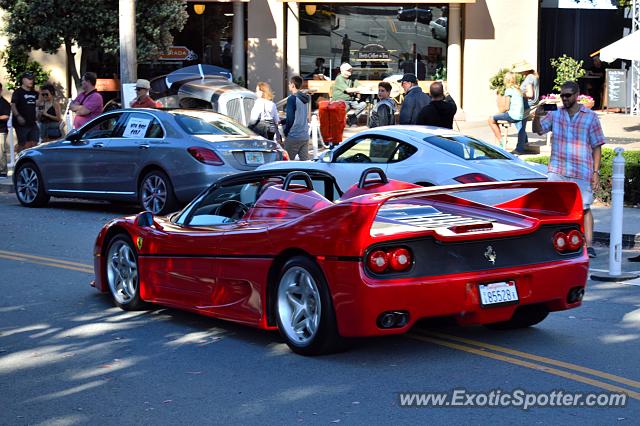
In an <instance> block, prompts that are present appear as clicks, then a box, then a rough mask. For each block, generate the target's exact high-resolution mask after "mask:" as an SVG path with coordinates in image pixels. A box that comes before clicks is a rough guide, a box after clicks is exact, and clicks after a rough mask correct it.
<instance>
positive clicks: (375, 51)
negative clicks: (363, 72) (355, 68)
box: [356, 44, 391, 62]
mask: <svg viewBox="0 0 640 426" xmlns="http://www.w3.org/2000/svg"><path fill="white" fill-rule="evenodd" d="M356 58H357V60H358V61H375V62H383V61H390V60H391V55H390V54H389V51H388V50H387V49H385V48H384V46H382V45H380V44H367V45H365V46H362V48H361V49H360V50H358V53H357V55H356Z"/></svg>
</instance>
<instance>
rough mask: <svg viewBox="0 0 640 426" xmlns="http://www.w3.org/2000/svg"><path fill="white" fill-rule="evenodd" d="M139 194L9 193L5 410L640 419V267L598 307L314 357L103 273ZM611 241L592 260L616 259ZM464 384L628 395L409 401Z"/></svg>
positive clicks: (75, 417)
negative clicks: (103, 277)
mask: <svg viewBox="0 0 640 426" xmlns="http://www.w3.org/2000/svg"><path fill="white" fill-rule="evenodd" d="M136 210H137V209H135V208H130V207H123V206H117V205H111V204H107V203H89V202H81V201H54V202H52V203H51V204H50V207H49V208H45V209H26V208H23V207H20V206H19V205H18V203H17V201H16V200H15V197H14V196H13V195H10V194H0V294H1V295H2V296H1V297H0V424H3V425H4V424H6V425H23V424H24V425H26V424H29V425H36V424H38V425H39V424H43V425H44V424H47V425H74V424H88V423H92V424H100V425H110V424H113V425H116V424H117V425H123V424H136V425H146V424H154V425H157V424H184V425H188V424H195V423H204V424H221V423H225V424H229V423H238V424H261V425H263V424H371V425H373V424H391V423H392V424H420V423H421V424H425V423H430V424H452V423H470V424H475V423H489V422H491V423H497V424H507V423H509V424H513V423H524V424H542V423H554V424H568V423H572V424H575V423H581V424H611V423H616V424H637V421H638V420H637V419H638V417H639V416H640V364H639V363H638V359H639V356H638V354H639V353H640V280H636V281H635V282H629V283H596V282H590V283H589V288H588V292H587V296H586V300H585V303H584V305H583V307H581V308H579V309H575V310H572V311H565V312H558V313H554V314H551V315H550V317H549V318H547V320H545V321H544V322H543V323H541V324H540V325H539V326H537V327H533V328H530V329H527V330H520V331H503V332H497V331H491V330H488V329H485V328H483V327H471V328H460V327H456V326H451V325H446V324H420V325H419V326H417V327H415V328H414V330H412V332H411V333H409V334H408V335H405V336H398V337H390V338H375V339H361V340H358V341H356V342H355V343H354V344H353V346H352V347H351V348H350V350H349V351H347V352H344V353H339V354H335V355H331V356H325V357H317V358H305V357H301V356H298V355H294V354H292V353H291V352H290V351H289V350H288V348H287V347H286V345H284V344H283V343H282V341H281V339H280V338H279V336H278V335H277V333H271V332H264V331H260V330H254V329H251V328H246V327H242V326H239V325H235V324H231V323H227V322H223V321H218V320H215V319H211V318H206V317H200V316H197V315H195V314H190V313H185V312H180V311H176V310H172V309H165V308H162V307H156V308H155V309H152V310H149V311H143V312H133V313H125V312H124V311H121V310H119V309H117V308H115V307H114V306H113V304H112V302H111V300H110V299H109V298H108V297H107V296H103V295H100V294H98V293H97V292H96V291H95V290H94V289H93V288H92V287H90V286H89V282H90V281H91V280H92V278H93V274H92V266H91V265H92V257H91V250H92V246H93V242H94V239H95V236H96V235H97V232H98V230H99V229H100V227H101V226H102V224H103V223H104V222H105V221H107V220H108V219H110V218H112V217H116V216H121V215H124V214H128V213H132V212H135V211H136ZM598 252H599V257H598V258H597V259H596V261H595V262H594V263H593V264H592V267H593V268H596V269H598V268H599V269H606V267H607V260H606V250H605V249H604V248H601V249H599V250H598ZM637 254H638V253H637V252H636V253H632V252H625V253H624V255H625V258H626V257H628V256H632V255H637ZM633 265H634V264H632V263H628V262H626V261H625V262H624V264H623V267H624V268H625V270H633V269H634V268H633V267H631V266H633ZM636 265H637V264H636ZM635 269H640V265H638V267H637V268H635ZM634 284H635V285H634ZM454 389H466V390H467V391H468V392H487V393H488V392H490V391H492V390H493V391H494V395H504V394H510V393H511V392H514V391H516V390H519V389H520V390H522V391H526V392H536V393H540V392H543V393H549V394H550V393H551V392H552V391H556V392H563V393H564V394H565V395H566V394H567V393H569V392H579V393H582V394H584V395H587V394H588V393H592V392H595V393H604V392H619V391H624V392H627V395H628V399H627V403H626V405H625V406H624V407H616V408H593V407H584V406H582V407H558V406H554V407H549V406H547V407H534V408H529V409H527V410H525V409H523V407H522V406H520V407H508V408H496V407H486V406H485V407H470V406H465V407H451V406H449V407H438V408H436V407H426V408H425V407H422V408H416V407H412V408H407V407H401V406H400V405H401V404H400V396H399V393H400V392H452V391H453V390H454ZM498 390H499V391H498ZM498 392H499V393H498ZM449 395H450V396H452V394H449ZM585 397H586V396H585ZM474 398H475V399H473V401H475V402H476V403H478V404H482V402H483V401H485V405H488V404H489V403H488V402H487V401H488V400H487V399H486V398H487V397H482V398H481V397H478V396H476V397H474ZM533 398H539V397H536V396H533ZM552 398H553V396H552ZM603 398H604V397H603ZM448 401H450V400H448ZM460 401H464V402H469V399H468V397H465V399H462V400H460ZM538 401H539V402H544V401H545V400H544V399H538Z"/></svg>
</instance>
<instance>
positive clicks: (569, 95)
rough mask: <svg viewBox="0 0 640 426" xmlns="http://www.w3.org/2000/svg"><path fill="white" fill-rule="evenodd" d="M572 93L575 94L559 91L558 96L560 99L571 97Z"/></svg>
mask: <svg viewBox="0 0 640 426" xmlns="http://www.w3.org/2000/svg"><path fill="white" fill-rule="evenodd" d="M573 95H575V93H561V94H560V97H561V98H562V99H567V98H570V97H572V96H573Z"/></svg>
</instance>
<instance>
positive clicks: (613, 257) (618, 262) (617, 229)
mask: <svg viewBox="0 0 640 426" xmlns="http://www.w3.org/2000/svg"><path fill="white" fill-rule="evenodd" d="M623 152H624V149H623V148H616V149H615V153H616V156H615V157H614V159H613V173H612V175H611V231H610V234H609V273H606V274H592V275H591V279H593V280H596V281H625V280H631V279H635V278H638V275H636V274H629V273H623V272H622V216H623V212H624V210H623V208H622V206H623V203H624V157H623V156H622V153H623Z"/></svg>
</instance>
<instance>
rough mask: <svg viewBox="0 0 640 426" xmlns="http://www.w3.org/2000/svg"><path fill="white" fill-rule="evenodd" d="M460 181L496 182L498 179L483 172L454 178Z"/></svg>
mask: <svg viewBox="0 0 640 426" xmlns="http://www.w3.org/2000/svg"><path fill="white" fill-rule="evenodd" d="M454 179H455V180H457V181H458V182H460V183H480V182H495V181H496V180H495V179H494V178H492V177H489V176H487V175H483V174H482V173H469V174H466V175H462V176H458V177H457V178H454Z"/></svg>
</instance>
